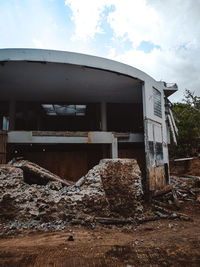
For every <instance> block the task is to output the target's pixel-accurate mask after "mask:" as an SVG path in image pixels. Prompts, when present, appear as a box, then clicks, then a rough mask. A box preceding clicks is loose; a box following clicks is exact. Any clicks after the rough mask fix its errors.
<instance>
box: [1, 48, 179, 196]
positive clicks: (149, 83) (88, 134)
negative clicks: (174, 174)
mask: <svg viewBox="0 0 200 267" xmlns="http://www.w3.org/2000/svg"><path fill="white" fill-rule="evenodd" d="M133 64H134V62H133ZM176 90H177V86H176V84H167V83H165V82H157V81H155V80H154V79H153V78H152V77H150V76H149V75H147V74H146V73H144V72H142V71H140V70H138V69H136V68H134V67H131V66H128V65H125V64H122V63H119V62H115V61H112V60H108V59H104V58H100V57H94V56H88V55H83V54H77V53H70V52H61V51H49V50H40V49H1V50H0V92H1V94H0V130H1V131H0V163H6V162H8V161H9V160H11V159H12V158H13V157H23V158H25V159H28V160H30V161H33V162H35V163H37V164H39V165H41V166H42V167H44V168H46V169H48V170H50V171H52V172H54V173H56V174H57V175H59V176H60V177H62V178H66V179H68V180H72V181H76V180H78V179H79V178H80V177H81V176H83V175H85V174H86V173H87V171H88V170H89V169H91V168H92V167H93V166H94V165H96V164H98V162H99V160H101V159H102V158H118V157H119V158H135V159H137V161H138V164H139V166H140V169H141V171H142V176H143V183H144V185H145V188H146V189H147V191H148V190H150V191H153V190H155V189H159V188H162V187H164V186H165V185H166V184H168V183H169V172H168V168H169V161H168V144H169V142H170V136H169V128H170V126H171V128H172V132H174V130H176V129H175V124H174V121H173V117H172V114H171V111H170V110H169V109H168V100H167V98H168V96H170V95H171V94H173V93H174V92H175V91H176Z"/></svg>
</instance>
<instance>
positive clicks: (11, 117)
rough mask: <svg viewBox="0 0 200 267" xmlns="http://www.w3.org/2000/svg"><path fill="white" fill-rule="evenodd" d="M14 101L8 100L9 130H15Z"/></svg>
mask: <svg viewBox="0 0 200 267" xmlns="http://www.w3.org/2000/svg"><path fill="white" fill-rule="evenodd" d="M15 114H16V101H15V100H14V99H12V100H10V103H9V130H15Z"/></svg>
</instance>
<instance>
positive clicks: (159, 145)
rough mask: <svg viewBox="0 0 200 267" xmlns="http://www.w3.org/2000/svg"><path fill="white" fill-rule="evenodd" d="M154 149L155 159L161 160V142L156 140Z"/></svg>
mask: <svg viewBox="0 0 200 267" xmlns="http://www.w3.org/2000/svg"><path fill="white" fill-rule="evenodd" d="M155 150H156V160H158V161H160V160H163V146H162V143H158V142H156V144H155Z"/></svg>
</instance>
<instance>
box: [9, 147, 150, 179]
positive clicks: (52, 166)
mask: <svg viewBox="0 0 200 267" xmlns="http://www.w3.org/2000/svg"><path fill="white" fill-rule="evenodd" d="M118 146H119V158H135V159H136V160H137V161H138V164H139V166H140V169H141V172H142V177H145V151H144V144H142V143H135V144H134V143H132V144H122V143H121V144H120V143H119V145H118ZM109 153H110V145H94V144H71V145H69V144H61V145H11V144H8V154H7V160H8V161H9V160H11V159H13V158H14V157H15V158H18V157H22V158H24V159H26V160H29V161H32V162H34V163H36V164H38V165H40V166H41V167H43V168H46V169H47V170H49V171H51V172H53V173H55V174H57V175H59V176H60V177H61V178H63V179H67V180H71V181H77V180H78V179H79V178H81V177H82V176H84V175H85V174H86V173H87V172H88V171H89V170H90V169H91V168H92V167H94V166H95V165H97V164H98V163H99V161H100V160H101V159H102V158H109V157H110V155H109ZM33 178H34V177H33ZM29 180H30V177H29ZM33 180H34V179H33Z"/></svg>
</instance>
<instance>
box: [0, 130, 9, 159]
mask: <svg viewBox="0 0 200 267" xmlns="http://www.w3.org/2000/svg"><path fill="white" fill-rule="evenodd" d="M6 145H7V132H6V131H0V164H5V163H6Z"/></svg>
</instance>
